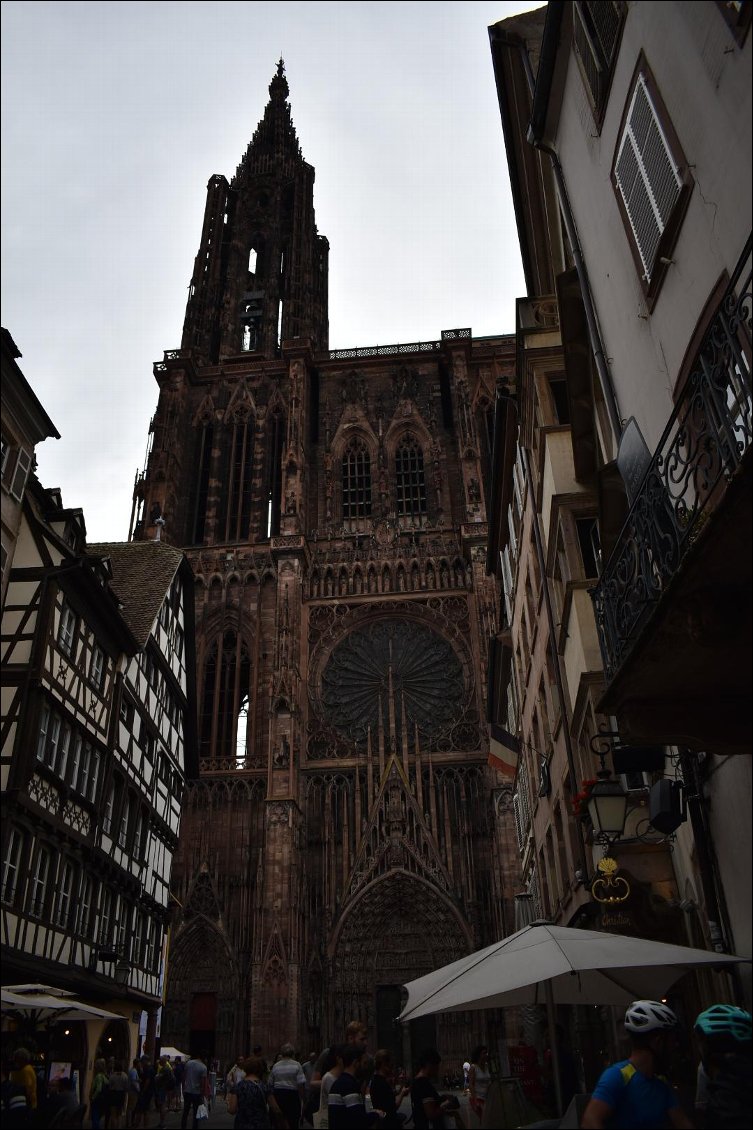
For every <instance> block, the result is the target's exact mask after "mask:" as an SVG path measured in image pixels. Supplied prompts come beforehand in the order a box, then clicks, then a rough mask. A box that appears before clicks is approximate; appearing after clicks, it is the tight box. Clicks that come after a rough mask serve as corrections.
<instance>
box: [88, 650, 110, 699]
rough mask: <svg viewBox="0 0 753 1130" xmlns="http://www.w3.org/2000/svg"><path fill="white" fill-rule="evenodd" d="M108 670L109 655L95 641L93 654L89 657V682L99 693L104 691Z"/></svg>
mask: <svg viewBox="0 0 753 1130" xmlns="http://www.w3.org/2000/svg"><path fill="white" fill-rule="evenodd" d="M106 670H107V656H106V655H105V653H104V650H103V649H102V648H101V647H100V646H99V644H96V643H95V644H94V645H93V646H92V651H91V656H90V657H89V683H90V685H91V686H92V687H94V689H95V690H96V691H97V693H98V694H101V693H102V688H103V686H104V683H105V672H106Z"/></svg>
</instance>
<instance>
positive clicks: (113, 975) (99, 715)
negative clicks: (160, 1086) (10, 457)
mask: <svg viewBox="0 0 753 1130" xmlns="http://www.w3.org/2000/svg"><path fill="white" fill-rule="evenodd" d="M192 614H193V587H192V575H191V571H190V568H189V566H188V565H187V563H186V561H185V558H184V557H183V554H181V553H180V552H179V551H178V550H176V549H175V548H173V547H170V546H167V545H164V544H155V543H146V542H145V543H139V544H135V543H125V544H123V543H121V544H107V545H104V544H101V545H87V544H86V529H85V526H84V520H83V515H82V513H81V511H80V510H77V509H67V508H65V507H64V506H63V503H62V499H61V497H60V492H59V491H57V490H46V489H45V488H44V487H42V485H41V484H40V483H39V481H38V480H37V479H36V477H35V476H32V477H31V478H30V479H29V481H28V483H27V486H26V490H25V493H24V497H23V503H22V513H21V518H20V524H19V528H18V534H17V540H16V545H15V554H14V558H13V563H12V567H11V568H10V570H9V576H8V583H7V592H6V600H5V606H4V609H3V617H2V635H1V646H2V671H3V687H2V749H1V751H0V771H1V773H2V793H1V801H2V816H3V822H2V891H1V896H2V916H1V919H0V923H1V935H0V937H1V941H2V969H3V985H8V986H16V985H21V986H24V985H25V986H27V987H28V985H29V983H33V984H42V985H43V986H49V987H50V990H51V992H53V993H55V994H57V993H58V992H60V993H63V994H69V995H70V996H71V998H74V996H75V999H76V1000H77V1001H79V1002H81V1003H83V1004H84V1005H85V1006H88V1007H89V1008H94V1010H95V1011H94V1012H93V1013H91V1019H89V1020H81V1019H76V1020H75V1021H73V1020H72V1021H71V1022H70V1023H67V1024H66V1025H65V1027H63V1026H57V1027H53V1028H52V1029H51V1031H50V1033H49V1038H47V1037H45V1036H40V1033H39V1031H36V1032H35V1033H34V1032H32V1031H31V1030H29V1032H28V1033H27V1031H26V1029H25V1027H24V1019H23V1010H22V1012H21V1013H20V1014H19V1016H18V1017H17V1018H16V1021H15V1026H14V1024H11V1025H10V1027H9V1028H7V1029H6V1025H5V1023H4V1034H3V1041H4V1050H5V1052H7V1051H8V1050H9V1049H8V1048H7V1047H5V1043H6V1037H7V1040H8V1041H11V1042H12V1041H14V1040H15V1042H16V1043H18V1042H19V1040H20V1037H21V1036H22V1035H23V1036H26V1035H29V1036H31V1038H32V1039H33V1040H34V1041H35V1044H36V1048H35V1049H34V1050H35V1051H36V1052H38V1053H39V1054H40V1055H44V1056H45V1057H46V1062H47V1064H50V1063H52V1062H57V1063H63V1064H65V1063H67V1064H69V1065H72V1069H73V1071H75V1072H77V1074H78V1078H79V1085H80V1094H81V1095H82V1096H84V1098H85V1097H86V1095H87V1094H88V1089H87V1085H88V1079H89V1075H90V1072H91V1068H92V1062H93V1060H94V1058H95V1057H96V1056H97V1055H98V1054H106V1055H107V1056H109V1055H114V1056H115V1057H116V1058H119V1059H122V1060H124V1061H127V1060H128V1059H129V1058H131V1057H133V1056H134V1055H135V1054H136V1052H137V1050H138V1034H139V1020H140V1016H141V1013H142V1011H143V1010H146V1011H147V1013H148V1015H149V1016H150V1027H149V1028H148V1033H149V1034H150V1035H151V1038H152V1040H153V1038H154V1032H155V1027H156V1018H157V1010H158V1008H159V1004H160V1000H161V989H162V986H161V977H162V970H163V959H164V940H165V934H166V925H167V919H168V915H169V908H168V898H169V875H170V866H171V861H172V855H173V852H174V850H175V846H176V844H177V835H178V828H179V821H180V800H181V792H182V787H183V781H184V779H185V775H186V772H188V773H189V774H190V775H192V776H194V775H195V772H196V765H195V761H196V742H195V724H194V715H193V711H192V709H189V707H188V703H189V700H190V702H191V704H193V701H194V688H193V621H192ZM97 1009H99V1010H100V1011H101V1016H100V1017H97V1012H96V1010H97ZM83 1011H84V1012H86V1009H84V1010H83ZM3 1013H4V1020H5V1017H6V1014H9V1015H10V1017H11V1019H12V1017H13V1009H12V1008H10V1009H6V1006H5V1004H4V1006H3ZM102 1016H103V1017H104V1019H102V1018H101V1017H102ZM108 1017H109V1019H108ZM40 1041H41V1042H40ZM45 1041H46V1042H45ZM24 1042H25V1041H24Z"/></svg>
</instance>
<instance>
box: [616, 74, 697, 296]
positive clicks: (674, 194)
mask: <svg viewBox="0 0 753 1130" xmlns="http://www.w3.org/2000/svg"><path fill="white" fill-rule="evenodd" d="M615 179H616V181H617V187H618V190H619V192H620V195H621V196H622V200H623V203H624V205H625V211H626V212H627V215H628V219H629V221H630V227H631V230H632V232H633V237H634V239H635V242H636V246H637V248H638V252H639V254H640V257H641V262H642V264H643V270H644V277H645V279H646V281H647V282H650V280H651V276H652V274H653V271H654V266H655V263H656V254H657V251H658V249H659V241H660V240H661V237H662V233H663V232H664V229H665V228H666V226H667V223H668V222H669V218H670V216H671V215H672V210H673V209H674V207H675V205H676V203H677V201H678V199H679V197H680V190H681V188H682V178H681V177H680V172H679V169H678V167H677V165H676V163H675V161H674V158H673V157H672V153H671V151H670V147H669V143H668V142H667V139H666V137H665V136H664V132H663V130H662V128H661V126H660V124H659V119H658V117H657V114H656V110H655V108H654V105H653V102H652V101H651V96H650V94H649V91H648V88H647V86H646V82H645V79H644V77H643V75H639V76H638V81H637V83H636V86H635V90H634V92H633V98H632V101H631V104H630V111H629V113H628V117H627V123H626V125H625V130H624V133H623V135H622V139H621V141H620V147H619V151H618V154H617V161H616V163H615Z"/></svg>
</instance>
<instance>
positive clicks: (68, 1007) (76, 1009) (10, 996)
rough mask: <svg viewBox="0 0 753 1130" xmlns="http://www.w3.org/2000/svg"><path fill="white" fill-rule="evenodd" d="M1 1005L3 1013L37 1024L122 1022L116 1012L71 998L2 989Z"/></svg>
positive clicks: (121, 1017) (121, 1018)
mask: <svg viewBox="0 0 753 1130" xmlns="http://www.w3.org/2000/svg"><path fill="white" fill-rule="evenodd" d="M0 996H1V1002H0V1003H1V1004H2V1010H3V1012H7V1013H13V1014H16V1015H18V1014H20V1015H21V1016H25V1017H27V1018H28V1019H29V1020H34V1021H36V1023H37V1024H44V1023H50V1021H53V1020H57V1019H60V1020H123V1019H125V1018H124V1017H123V1016H121V1015H119V1014H118V1013H117V1012H108V1011H107V1010H106V1009H104V1008H96V1007H95V1006H94V1005H92V1004H84V1003H83V1001H77V1000H74V999H73V998H72V997H69V996H65V997H55V996H49V995H44V996H41V995H36V996H35V995H32V994H29V993H12V992H11V991H10V990H9V989H5V988H4V989H3V990H2V994H1V995H0Z"/></svg>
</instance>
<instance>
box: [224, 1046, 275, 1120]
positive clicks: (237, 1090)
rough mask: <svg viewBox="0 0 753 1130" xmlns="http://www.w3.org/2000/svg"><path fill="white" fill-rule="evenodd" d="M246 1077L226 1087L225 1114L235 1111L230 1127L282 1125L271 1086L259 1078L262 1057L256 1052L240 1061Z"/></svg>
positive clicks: (262, 1072)
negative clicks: (226, 1110)
mask: <svg viewBox="0 0 753 1130" xmlns="http://www.w3.org/2000/svg"><path fill="white" fill-rule="evenodd" d="M244 1067H245V1069H246V1077H245V1078H244V1079H241V1080H240V1082H239V1083H236V1085H235V1087H234V1088H233V1089H232V1091H228V1096H227V1109H228V1114H234V1115H235V1122H234V1123H233V1126H234V1130H269V1128H270V1127H271V1126H272V1118H274V1125H275V1126H277V1127H280V1128H282V1127H286V1126H287V1125H288V1123H287V1121H286V1120H285V1119H284V1117H283V1114H282V1111H281V1110H280V1107H279V1106H278V1104H277V1100H276V1099H275V1097H274V1095H273V1094H272V1091H271V1088H270V1087H268V1086H267V1084H266V1083H264V1082H263V1081H262V1077H263V1075H264V1061H263V1060H262V1059H260V1058H259V1057H258V1056H253V1055H252V1056H249V1057H248V1059H247V1060H246V1061H245V1063H244Z"/></svg>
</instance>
